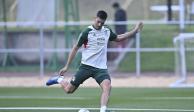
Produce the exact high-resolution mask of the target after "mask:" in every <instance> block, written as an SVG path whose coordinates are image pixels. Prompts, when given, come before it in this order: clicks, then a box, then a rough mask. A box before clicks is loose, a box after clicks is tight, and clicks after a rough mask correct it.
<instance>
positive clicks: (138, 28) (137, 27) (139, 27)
mask: <svg viewBox="0 0 194 112" xmlns="http://www.w3.org/2000/svg"><path fill="white" fill-rule="evenodd" d="M142 28H143V23H142V22H139V23H137V24H136V26H135V29H136V31H137V32H139V31H141V30H142Z"/></svg>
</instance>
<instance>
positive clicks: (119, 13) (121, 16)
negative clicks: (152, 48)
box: [112, 2, 129, 48]
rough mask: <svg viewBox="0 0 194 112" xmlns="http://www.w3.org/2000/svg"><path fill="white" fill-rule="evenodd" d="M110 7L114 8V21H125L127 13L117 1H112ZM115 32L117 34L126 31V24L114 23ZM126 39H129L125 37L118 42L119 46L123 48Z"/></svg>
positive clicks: (126, 41)
mask: <svg viewBox="0 0 194 112" xmlns="http://www.w3.org/2000/svg"><path fill="white" fill-rule="evenodd" d="M112 7H113V8H114V10H115V13H114V21H115V22H126V21H127V14H126V11H125V10H124V9H122V8H121V6H120V4H119V3H118V2H115V3H113V5H112ZM115 32H116V34H117V35H119V34H123V33H125V32H127V25H126V24H122V25H118V24H116V25H115ZM128 41H129V39H126V40H124V41H122V42H120V43H119V47H122V48H124V47H125V46H126V44H127V43H128Z"/></svg>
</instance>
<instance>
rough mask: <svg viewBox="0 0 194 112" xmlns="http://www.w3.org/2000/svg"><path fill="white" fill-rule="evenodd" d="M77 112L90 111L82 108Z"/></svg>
mask: <svg viewBox="0 0 194 112" xmlns="http://www.w3.org/2000/svg"><path fill="white" fill-rule="evenodd" d="M78 112H90V111H89V110H87V109H84V108H83V109H80V110H79V111H78Z"/></svg>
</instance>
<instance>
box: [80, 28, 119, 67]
mask: <svg viewBox="0 0 194 112" xmlns="http://www.w3.org/2000/svg"><path fill="white" fill-rule="evenodd" d="M116 38H117V35H116V34H115V33H113V32H112V30H111V29H110V28H108V27H107V26H102V28H101V29H100V30H96V29H95V28H94V27H93V26H92V25H91V26H88V27H87V29H85V30H84V31H83V32H82V33H81V34H80V36H79V39H78V43H77V46H78V47H81V46H82V59H81V63H82V64H85V65H89V66H92V67H96V68H100V69H107V46H108V41H114V40H115V39H116Z"/></svg>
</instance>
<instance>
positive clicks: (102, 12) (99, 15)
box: [96, 10, 108, 20]
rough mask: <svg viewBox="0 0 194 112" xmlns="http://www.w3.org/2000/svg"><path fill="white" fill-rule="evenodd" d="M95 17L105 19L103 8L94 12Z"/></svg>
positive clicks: (105, 14)
mask: <svg viewBox="0 0 194 112" xmlns="http://www.w3.org/2000/svg"><path fill="white" fill-rule="evenodd" d="M96 16H97V17H99V18H100V19H103V20H106V18H107V16H108V15H107V13H106V12H105V11H103V10H99V11H98V12H97V14H96Z"/></svg>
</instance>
